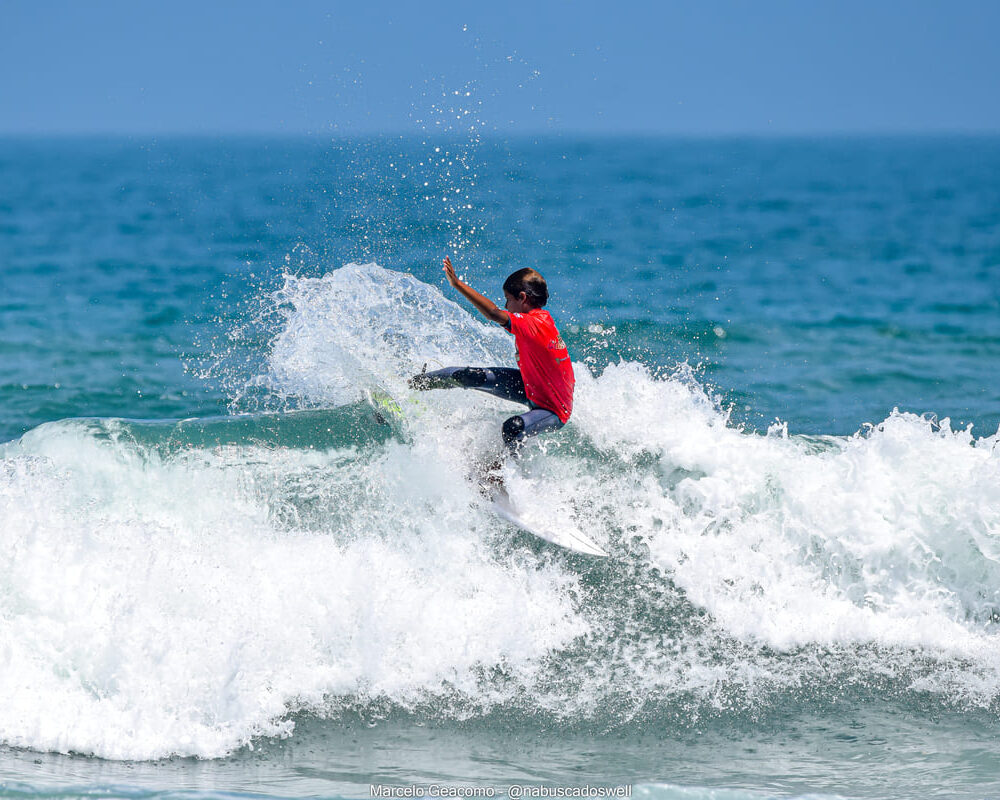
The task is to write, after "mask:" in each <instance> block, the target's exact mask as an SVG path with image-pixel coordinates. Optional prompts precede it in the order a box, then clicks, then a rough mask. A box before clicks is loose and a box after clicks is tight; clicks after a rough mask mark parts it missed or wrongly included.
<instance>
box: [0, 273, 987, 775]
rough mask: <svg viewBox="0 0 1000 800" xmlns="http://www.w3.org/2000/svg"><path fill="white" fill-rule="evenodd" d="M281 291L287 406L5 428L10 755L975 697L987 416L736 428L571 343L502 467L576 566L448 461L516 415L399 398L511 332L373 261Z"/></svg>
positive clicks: (603, 724)
mask: <svg viewBox="0 0 1000 800" xmlns="http://www.w3.org/2000/svg"><path fill="white" fill-rule="evenodd" d="M348 301H349V302H348ZM274 303H275V313H278V314H280V315H281V318H282V324H281V325H280V329H279V331H278V333H277V335H276V336H275V338H274V339H273V341H272V342H271V344H270V350H269V357H268V359H267V365H266V369H265V370H264V371H263V373H262V374H261V375H260V376H258V377H257V378H256V379H255V380H254V381H252V382H251V383H253V385H254V386H255V387H256V390H261V388H262V387H263V390H264V391H266V392H269V393H271V394H272V395H273V396H274V397H276V398H284V399H290V398H294V399H295V402H296V404H297V405H298V406H299V407H303V406H304V407H305V410H298V411H294V412H289V413H285V414H253V415H243V416H233V417H231V418H219V419H208V420H186V421H180V422H130V421H125V420H115V419H81V420H64V421H60V422H55V423H49V424H45V425H41V426H39V427H37V428H35V429H33V430H31V431H29V432H28V433H27V434H25V435H24V436H22V437H21V438H20V439H18V440H16V441H13V442H11V443H9V444H7V445H4V446H3V447H2V452H0V456H2V461H0V518H2V520H3V524H2V547H0V576H2V577H0V614H2V617H3V620H4V631H5V635H4V640H3V642H2V645H0V707H3V708H4V709H5V713H4V714H3V715H2V716H0V740H2V741H3V742H4V743H6V744H8V745H14V746H23V747H29V748H33V749H37V750H56V751H74V752H80V753H87V754H93V755H97V756H101V757H105V758H114V759H155V758H160V757H164V756H168V755H171V754H181V755H194V756H200V757H205V758H211V757H217V756H221V755H224V754H226V753H228V752H231V751H233V750H234V749H237V748H239V747H241V746H243V745H246V744H247V743H250V742H251V741H252V740H254V739H255V738H258V737H281V736H286V735H288V734H290V732H291V731H292V729H293V727H294V725H295V722H296V719H297V714H299V713H301V712H306V713H308V714H310V715H317V716H320V717H331V718H337V717H339V716H342V715H344V714H348V713H350V714H355V713H360V714H361V715H362V716H364V717H365V718H368V719H377V718H379V717H382V716H385V715H387V714H395V713H406V714H412V715H415V716H417V717H418V718H420V719H429V720H438V721H447V720H467V719H470V718H480V719H482V718H492V717H496V719H498V720H501V721H502V724H505V725H519V724H534V723H535V722H540V723H541V724H544V725H547V726H557V727H558V726H563V727H569V728H577V727H583V728H590V727H596V728H597V729H600V730H611V729H616V728H620V727H622V726H629V727H631V728H639V729H643V728H657V727H659V726H662V725H666V724H670V725H674V726H677V725H680V726H684V725H691V724H695V723H696V722H698V721H699V720H700V721H702V722H704V721H705V720H712V719H724V720H732V719H737V720H738V719H743V718H747V717H750V718H759V717H760V716H761V715H768V714H772V713H780V711H781V709H783V708H787V707H789V706H791V705H795V706H801V705H802V704H806V705H808V704H815V705H818V706H822V705H824V704H827V703H830V702H833V701H834V699H835V698H844V697H850V696H852V695H857V696H860V697H870V696H879V697H883V698H890V699H891V698H895V699H896V700H898V701H899V702H901V703H931V704H932V705H939V706H941V707H947V708H951V709H956V708H957V709H960V710H961V709H986V710H987V712H990V713H992V712H994V711H995V709H996V708H997V705H998V700H1000V655H998V654H1000V648H998V644H1000V639H998V626H997V621H998V620H1000V449H998V446H997V445H998V437H997V436H996V435H994V436H990V437H982V438H978V439H977V438H975V437H973V435H972V434H971V432H970V431H969V430H961V429H960V430H952V428H951V426H950V424H949V422H948V420H944V421H942V422H941V423H937V422H934V421H931V420H927V419H924V418H921V417H918V416H915V415H912V414H903V413H893V414H892V415H891V416H889V417H888V418H887V419H885V420H884V421H883V422H882V423H881V424H879V425H876V426H872V427H870V428H866V429H865V430H863V431H861V432H859V433H858V434H856V435H854V436H850V437H832V436H831V437H822V436H820V437H815V436H813V437H803V436H795V435H790V434H789V433H788V431H787V430H786V428H785V427H784V426H781V425H777V424H776V425H775V426H773V427H772V428H771V429H770V430H769V431H768V432H767V433H766V434H758V433H751V432H747V431H745V430H742V429H740V428H739V427H737V426H735V425H734V424H733V423H732V422H731V421H730V419H729V416H728V414H727V412H726V410H724V409H723V408H720V406H719V404H718V403H717V402H716V400H715V399H714V398H713V397H712V396H711V394H710V393H709V392H708V391H707V390H706V389H705V388H704V387H703V386H702V385H701V384H700V383H699V382H698V380H697V379H696V378H695V376H694V375H693V374H692V372H691V371H690V370H689V369H687V368H685V367H680V368H678V369H677V370H676V371H675V372H674V373H672V374H670V375H656V374H653V373H652V372H650V371H649V370H648V369H647V368H646V367H644V366H642V365H640V364H638V363H634V362H627V361H622V362H620V363H615V364H612V365H610V366H608V367H606V368H605V369H603V371H602V372H601V373H600V374H599V375H594V374H591V372H590V371H589V370H588V369H587V367H586V365H585V364H583V363H582V362H581V363H578V364H577V377H578V389H577V398H576V410H575V413H574V416H573V420H572V423H571V424H570V425H568V426H567V427H566V428H565V429H563V430H562V431H560V432H559V433H557V434H552V435H549V436H547V437H544V438H542V439H539V440H538V441H537V442H535V443H534V444H533V445H532V447H530V448H528V451H527V453H526V455H525V457H524V458H523V459H522V460H521V461H520V463H518V464H516V465H515V464H509V465H508V466H507V467H506V479H507V482H508V486H509V489H510V492H511V495H512V497H513V499H514V501H515V503H517V504H519V505H521V506H522V507H524V508H525V509H529V510H534V511H536V512H538V513H549V514H551V515H553V516H556V517H558V518H560V519H565V520H567V521H569V522H573V523H575V524H578V525H580V526H582V527H583V528H584V529H585V530H587V531H588V533H589V534H590V535H591V536H592V537H593V538H594V539H595V540H596V541H598V542H599V543H600V544H601V545H602V546H604V547H605V548H606V549H608V550H609V551H610V552H611V553H612V555H613V557H612V559H610V560H609V561H607V562H599V563H594V562H592V561H589V560H587V559H585V558H582V557H576V556H572V555H569V554H566V553H564V552H561V551H557V550H553V549H550V548H548V547H546V546H543V545H541V544H539V543H537V542H535V541H534V540H533V539H531V538H530V537H527V536H524V535H518V534H516V533H515V532H514V531H513V530H512V529H510V528H509V527H507V526H506V525H505V524H504V523H502V522H501V521H499V520H498V519H496V518H495V517H493V516H492V515H491V514H490V513H489V512H488V509H487V508H486V505H485V502H484V501H483V499H482V498H481V497H480V495H479V493H478V491H477V489H476V488H475V486H474V482H473V481H470V480H469V476H470V475H471V474H474V473H475V470H476V469H477V464H478V463H480V462H482V461H484V460H486V459H488V458H490V457H491V455H492V454H493V453H495V452H496V451H497V449H498V448H499V445H500V441H499V426H500V423H501V422H502V420H503V419H504V418H505V417H506V416H508V415H509V414H510V413H512V409H513V406H511V405H510V404H507V403H503V402H501V401H499V400H496V399H494V398H491V397H489V396H486V395H483V394H480V393H476V392H464V391H457V390H456V391H436V392H427V393H413V392H410V391H409V390H408V389H407V388H406V383H405V381H406V377H407V376H408V375H409V374H411V373H412V372H414V371H417V370H419V369H420V368H421V366H422V365H423V364H424V363H428V364H431V365H432V367H433V366H436V365H438V364H464V363H489V364H497V363H499V364H504V363H507V364H509V363H511V360H512V355H513V351H512V347H511V342H510V340H509V338H508V337H507V336H506V334H505V333H503V332H502V331H500V330H499V329H497V328H490V327H487V326H486V325H484V324H480V323H479V322H478V321H476V320H475V319H473V318H472V317H471V316H470V315H469V314H468V313H467V312H466V311H465V310H463V309H461V308H459V307H458V306H457V305H456V304H454V303H452V302H451V301H449V300H447V299H446V298H445V297H444V296H443V295H442V294H441V292H440V291H439V290H438V289H436V288H432V287H430V286H427V285H425V284H423V283H420V282H419V281H417V280H416V279H414V278H412V277H410V276H408V275H403V274H400V273H396V272H392V271H389V270H385V269H382V268H381V267H378V266H377V265H374V264H368V265H357V264H351V265H348V266H345V267H343V268H341V269H338V270H335V271H333V272H331V273H329V274H327V275H326V276H324V277H322V278H296V277H291V276H290V277H288V278H287V279H286V281H285V284H284V286H283V288H282V289H281V290H280V291H279V292H278V293H277V295H276V296H275V297H274ZM373 392H375V393H388V394H389V395H391V396H392V397H394V398H395V400H396V402H398V404H399V408H400V411H399V413H398V414H396V413H393V411H392V408H391V404H390V405H389V406H388V407H387V406H385V405H384V404H382V405H380V404H379V403H378V402H377V401H376V402H375V403H374V404H372V402H370V398H371V397H372V393H373Z"/></svg>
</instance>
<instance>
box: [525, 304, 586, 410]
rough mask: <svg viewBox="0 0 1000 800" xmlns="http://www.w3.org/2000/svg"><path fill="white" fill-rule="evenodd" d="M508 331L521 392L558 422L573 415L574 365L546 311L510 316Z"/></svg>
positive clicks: (536, 310) (536, 309)
mask: <svg viewBox="0 0 1000 800" xmlns="http://www.w3.org/2000/svg"><path fill="white" fill-rule="evenodd" d="M510 332H511V333H512V334H514V345H515V346H516V347H517V366H518V367H519V368H520V370H521V377H522V378H523V379H524V392H525V394H527V395H528V399H529V400H530V401H531V402H532V403H534V404H535V405H536V406H538V407H539V408H544V409H546V410H548V411H551V412H553V413H554V414H555V415H556V416H557V417H559V421H560V422H566V420H568V419H569V415H570V414H572V413H573V387H574V386H575V385H576V378H575V377H574V376H573V365H572V364H571V363H570V360H569V351H568V350H567V349H566V343H565V342H563V340H562V337H561V336H560V335H559V331H557V330H556V324H555V322H553V321H552V317H551V316H550V315H549V312H548V311H546V310H545V309H542V308H533V309H531V311H529V312H528V313H527V314H513V313H512V314H511V315H510Z"/></svg>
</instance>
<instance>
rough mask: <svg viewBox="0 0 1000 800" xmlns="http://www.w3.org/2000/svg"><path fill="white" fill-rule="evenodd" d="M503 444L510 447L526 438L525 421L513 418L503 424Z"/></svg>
mask: <svg viewBox="0 0 1000 800" xmlns="http://www.w3.org/2000/svg"><path fill="white" fill-rule="evenodd" d="M502 433H503V443H504V444H505V445H507V446H508V447H511V446H512V445H515V444H517V443H518V442H520V441H521V439H523V438H524V420H523V419H521V417H511V418H510V419H508V420H507V421H506V422H504V424H503V430H502Z"/></svg>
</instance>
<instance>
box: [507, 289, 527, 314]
mask: <svg viewBox="0 0 1000 800" xmlns="http://www.w3.org/2000/svg"><path fill="white" fill-rule="evenodd" d="M503 296H504V297H505V298H506V299H507V302H506V303H504V306H503V307H504V308H505V309H506V310H507V311H511V312H513V313H514V314H527V313H528V312H529V311H531V309H533V308H534V306H533V305H531V304H530V303H528V295H527V294H526V293H525V292H521V293H520V294H519V295H518V296H517V297H514V295H512V294H511V293H510V292H508V291H504V293H503Z"/></svg>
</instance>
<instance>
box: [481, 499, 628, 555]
mask: <svg viewBox="0 0 1000 800" xmlns="http://www.w3.org/2000/svg"><path fill="white" fill-rule="evenodd" d="M490 507H491V508H492V510H493V512H494V513H495V514H496V515H497V516H498V517H502V518H503V519H505V520H507V522H509V523H510V524H511V525H513V526H515V527H517V528H520V529H521V530H522V531H524V532H525V533H530V534H531V535H532V536H537V537H538V538H539V539H544V540H545V541H546V542H551V543H552V544H554V545H558V546H559V547H562V548H565V549H566V550H572V551H573V552H574V553H583V554H584V555H588V556H597V557H599V558H607V557H608V554H607V553H606V552H605V551H604V550H602V549H601V548H600V547H599V546H598V545H597V544H595V543H594V542H593V541H592V540H591V539H590V537H589V536H587V535H586V534H585V533H583V531H581V530H578V529H577V528H576V527H575V526H574V525H573V524H572V523H563V522H559V521H555V522H552V521H547V520H535V519H528V518H525V517H523V516H522V515H521V514H519V513H518V511H517V509H516V508H515V507H514V505H513V504H512V503H511V501H510V498H509V497H507V496H506V495H505V494H501V495H498V496H497V497H494V498H493V500H492V501H491V503H490Z"/></svg>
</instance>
